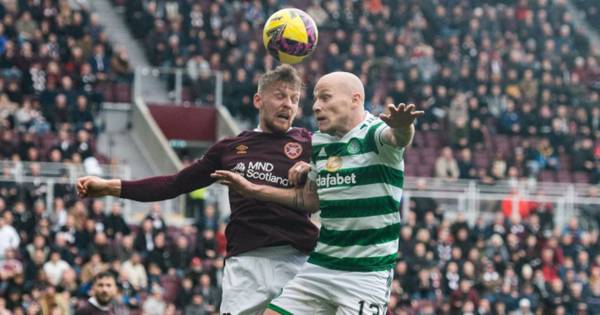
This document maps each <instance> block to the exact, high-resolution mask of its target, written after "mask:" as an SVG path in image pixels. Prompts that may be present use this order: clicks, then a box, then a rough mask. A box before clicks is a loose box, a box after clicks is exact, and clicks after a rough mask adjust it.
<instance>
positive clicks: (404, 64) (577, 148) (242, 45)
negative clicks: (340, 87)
mask: <svg viewBox="0 0 600 315" xmlns="http://www.w3.org/2000/svg"><path fill="white" fill-rule="evenodd" d="M117 2H118V1H117ZM145 3H146V2H144V1H127V2H126V3H125V4H124V5H125V9H126V17H127V21H128V22H129V24H130V25H131V26H132V29H133V33H134V34H137V36H138V37H140V38H141V40H143V41H144V43H145V45H146V48H147V52H148V56H149V58H150V59H151V60H152V62H153V63H154V64H155V65H157V66H168V67H173V66H175V67H185V68H186V69H187V72H188V75H187V79H186V87H185V88H184V90H186V92H185V93H184V94H185V95H187V96H188V97H189V98H191V99H192V100H198V101H199V102H200V103H204V104H207V103H208V104H210V103H211V102H212V101H214V95H212V94H211V93H212V91H213V89H212V88H210V85H211V84H212V83H211V81H210V80H209V79H208V77H207V76H204V79H203V76H202V73H203V72H204V73H208V72H209V71H210V70H220V71H223V72H224V82H225V85H224V87H225V91H224V95H225V97H224V98H225V99H224V103H225V105H226V106H227V107H228V108H229V110H230V112H231V113H232V114H233V115H234V116H237V117H240V118H241V119H244V120H250V121H252V122H254V121H255V119H256V115H255V114H256V112H255V110H254V108H253V107H252V104H251V97H250V96H251V95H252V91H254V89H255V85H256V78H257V76H258V75H259V74H260V73H261V72H263V71H264V70H265V69H268V68H270V67H272V66H273V60H272V59H271V58H270V57H269V56H265V53H264V50H263V49H262V47H261V46H262V44H261V41H260V37H259V35H260V33H259V32H252V31H251V30H252V29H256V28H258V27H259V26H260V25H261V23H262V22H264V20H265V18H266V17H268V15H269V14H270V13H272V12H274V11H275V10H276V9H277V8H278V5H279V3H280V2H278V1H273V2H267V4H266V5H265V4H263V3H262V2H257V1H254V2H237V1H233V2H224V1H221V2H220V3H211V4H210V5H209V2H206V3H202V2H200V3H195V4H190V3H188V2H187V1H168V2H163V1H158V2H149V3H148V5H144V4H145ZM340 3H343V4H340ZM340 3H338V2H337V1H323V2H321V1H317V2H311V1H296V2H294V4H295V5H297V6H298V7H301V8H305V9H306V10H307V11H308V12H309V14H311V15H312V16H314V17H315V19H316V22H317V24H318V25H319V30H320V34H319V37H320V38H319V49H318V50H317V52H316V53H315V56H314V57H313V58H311V59H310V60H309V61H308V62H307V63H306V64H303V65H299V66H298V68H299V69H300V70H301V71H302V72H303V74H304V76H305V78H306V82H307V93H306V94H307V95H306V97H305V98H304V100H305V101H304V102H303V110H302V113H301V114H300V117H299V119H298V125H302V126H306V127H308V128H309V129H314V128H313V127H314V122H313V120H312V119H311V101H310V100H311V99H312V97H311V92H312V85H311V84H312V83H311V82H314V81H315V80H314V79H315V78H318V77H319V76H320V75H322V74H323V73H325V72H330V71H333V70H339V69H343V70H347V71H351V72H355V73H358V74H360V77H361V78H362V79H363V81H364V82H365V83H366V86H367V91H368V94H369V95H368V96H367V102H368V104H367V105H368V106H369V107H370V109H371V110H372V111H373V112H376V113H377V112H381V111H382V110H383V104H386V103H392V102H395V103H398V102H401V101H403V102H414V103H416V104H417V106H418V107H420V108H423V109H425V110H426V111H427V116H426V117H425V118H424V119H421V121H420V122H419V124H418V126H417V127H418V129H419V130H420V131H421V132H420V133H419V135H418V136H417V138H416V140H415V145H414V148H413V150H414V152H413V153H412V155H413V156H414V157H421V158H420V159H417V158H410V157H409V158H408V159H407V162H408V167H407V172H408V175H418V176H435V175H438V174H437V173H436V172H435V170H434V168H435V160H436V158H435V157H437V156H438V155H439V154H440V153H441V152H442V151H443V150H442V148H444V147H445V146H450V148H451V149H452V150H453V155H458V154H459V151H460V150H464V149H468V150H471V151H472V152H471V153H470V154H469V153H465V154H464V155H471V156H473V158H474V160H473V161H464V163H466V164H469V163H471V164H473V167H474V168H475V174H476V175H473V174H471V175H468V174H467V173H469V172H467V173H462V174H460V175H459V176H458V177H460V178H479V179H481V180H483V181H487V182H493V181H495V180H502V179H506V178H507V177H508V176H510V174H509V169H512V168H513V167H514V170H512V171H511V172H510V173H512V174H514V175H515V176H517V177H535V178H538V179H541V180H546V181H558V182H583V183H588V182H595V183H596V182H597V181H598V178H599V176H600V175H599V172H600V169H599V167H600V165H598V163H597V162H596V161H595V160H597V159H598V156H599V154H600V140H599V128H600V110H599V109H598V107H599V106H600V98H599V94H598V91H599V89H598V82H600V65H599V64H598V59H597V56H592V55H591V52H590V49H589V43H588V41H587V39H586V38H585V36H584V35H583V34H582V33H581V32H580V31H579V30H578V29H577V28H576V27H575V26H574V24H573V21H572V17H571V15H570V13H569V12H567V10H566V7H565V1H562V0H557V1H516V2H515V1H497V2H493V3H488V2H482V3H481V4H480V5H479V6H476V5H475V4H473V3H472V2H471V1H452V2H441V1H434V0H431V1H402V2H397V1H381V2H380V1H374V2H367V3H365V4H362V3H359V2H349V1H345V2H340ZM203 4H205V5H206V6H203ZM382 5H385V10H384V9H383V7H382ZM583 5H586V3H583ZM588 12H592V13H590V14H593V12H594V10H588ZM392 13H393V14H392ZM147 29H152V31H151V32H147V31H146V30H147ZM534 35H535V36H536V37H534ZM171 88H172V87H171ZM200 89H203V91H200ZM538 117H542V119H537V118H538ZM447 131H449V132H447ZM547 141H549V142H550V144H549V145H547V144H546V142H547ZM590 141H591V143H590ZM473 151H477V152H473ZM492 152H494V153H492ZM518 152H523V154H524V155H525V156H524V158H523V159H522V160H520V161H513V158H512V156H516V155H518V154H521V153H518ZM517 153H518V154H517ZM574 156H576V158H573V157H574ZM475 158H476V159H475ZM423 162H425V163H423ZM494 168H495V169H497V170H496V171H494V172H492V169H494Z"/></svg>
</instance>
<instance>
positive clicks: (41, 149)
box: [0, 0, 600, 315]
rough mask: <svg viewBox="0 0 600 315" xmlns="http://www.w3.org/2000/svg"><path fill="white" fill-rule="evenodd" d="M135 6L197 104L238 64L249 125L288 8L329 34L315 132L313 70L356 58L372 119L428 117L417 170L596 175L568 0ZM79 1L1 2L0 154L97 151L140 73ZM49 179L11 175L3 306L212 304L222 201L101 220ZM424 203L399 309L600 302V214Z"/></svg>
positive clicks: (136, 18) (307, 112)
mask: <svg viewBox="0 0 600 315" xmlns="http://www.w3.org/2000/svg"><path fill="white" fill-rule="evenodd" d="M115 1H118V0H115ZM120 2H121V3H122V4H123V5H124V6H125V7H126V10H125V14H126V18H127V20H128V22H129V23H130V25H131V26H132V30H133V33H134V35H136V36H137V37H138V38H141V39H142V40H143V42H144V44H145V45H146V47H147V49H148V54H149V56H150V59H151V60H152V62H153V64H155V65H163V66H181V67H185V68H186V69H187V78H186V81H187V85H188V86H189V87H190V89H191V90H190V91H189V93H190V95H191V98H193V99H194V100H199V101H200V102H204V103H210V102H211V101H214V95H211V94H212V91H213V84H214V83H213V81H212V79H211V78H210V71H211V70H221V71H223V73H224V76H223V78H224V80H225V83H226V84H225V85H224V88H225V91H224V96H225V104H226V105H227V106H228V108H229V110H230V111H231V112H232V113H233V114H234V115H236V116H237V117H240V118H241V119H245V120H250V121H252V120H255V119H256V112H255V109H254V108H253V107H252V103H251V102H252V97H251V96H252V94H253V93H254V91H255V89H256V82H257V78H258V76H259V75H260V74H261V73H262V72H264V71H265V70H266V69H270V68H272V67H273V66H274V64H275V62H274V61H273V59H272V58H271V57H269V56H268V55H265V52H264V49H263V48H262V43H261V42H260V33H259V32H258V31H257V30H260V29H261V25H262V23H263V22H264V20H265V19H266V18H267V17H268V16H269V15H270V14H271V13H272V12H274V11H275V10H277V9H279V8H281V6H282V5H284V4H292V5H295V6H298V7H301V8H303V9H305V10H306V11H307V12H309V14H310V15H311V16H312V17H313V18H314V19H315V21H316V22H317V24H318V26H319V30H320V43H319V48H318V49H317V52H315V56H313V57H311V58H309V59H308V60H307V61H306V62H305V63H303V64H301V65H299V66H298V69H299V70H300V71H301V72H302V74H303V76H304V77H305V81H306V84H307V87H306V93H305V94H306V95H304V97H303V99H304V100H303V102H302V107H301V111H300V113H299V116H298V124H299V125H301V126H304V127H307V128H309V129H313V130H314V129H315V128H314V127H315V126H314V121H313V118H312V116H311V99H312V97H311V93H312V88H313V86H314V83H315V82H316V80H315V79H316V78H318V77H319V76H321V75H322V74H324V73H326V72H330V71H334V70H339V69H343V70H346V71H351V72H354V73H356V74H357V75H359V76H360V78H361V79H362V80H363V82H364V83H365V85H366V87H367V99H366V101H367V107H368V108H369V109H370V110H371V111H373V112H375V113H377V112H380V111H381V110H382V108H383V107H382V105H383V104H386V103H389V102H395V103H398V102H414V103H416V104H417V106H418V107H419V108H423V109H426V110H427V116H426V117H424V118H423V119H421V120H420V121H419V122H418V124H417V128H418V129H419V131H418V132H417V137H416V139H415V144H414V148H412V149H411V150H408V154H409V155H408V156H407V167H406V170H407V174H408V175H421V176H433V175H435V176H438V177H447V178H449V179H454V178H469V179H479V180H481V181H482V182H484V183H490V184H491V183H494V182H495V181H497V180H503V179H509V180H512V179H519V178H522V177H527V176H537V177H538V178H540V179H547V180H561V181H563V180H564V181H570V180H580V181H590V182H592V183H598V182H599V181H600V162H599V158H600V147H599V138H600V98H599V94H598V93H599V91H598V88H597V82H598V80H599V79H600V78H599V77H600V66H599V61H598V57H597V56H593V55H591V54H590V49H589V47H588V42H587V40H586V39H585V37H584V36H583V35H582V33H581V32H580V30H578V29H577V28H576V27H575V26H574V24H573V22H572V17H571V16H570V14H569V13H568V12H567V10H566V8H565V1H564V0H533V1H528V0H505V1H469V0H454V1H441V0H439V1H438V0H424V1H418V0H407V1H385V0H381V1H377V0H372V1H351V0H347V1H337V0H324V1H287V2H285V1H278V0H269V1H228V0H218V1H208V0H205V1H188V0H168V1H142V0H127V1H120ZM588 2H590V1H588ZM592 2H593V1H592ZM81 3H85V1H67V0H58V1H50V0H44V1H33V0H31V1H29V0H23V1H3V2H0V20H1V23H0V135H1V136H0V159H12V160H29V161H54V162H74V163H81V162H82V161H83V160H85V159H86V158H88V157H90V156H94V155H95V152H94V150H93V147H94V145H93V138H94V136H95V135H96V134H97V133H98V132H99V129H100V126H98V125H97V124H96V123H95V121H94V115H93V113H94V111H95V107H96V106H97V105H98V104H99V102H101V101H102V99H103V97H104V96H105V94H104V93H101V91H100V86H101V85H102V84H103V83H105V82H122V83H128V82H129V79H130V75H129V69H128V61H127V53H126V52H125V51H121V50H119V49H115V50H114V51H113V48H112V47H111V46H110V45H109V44H108V42H107V37H106V34H105V33H104V31H103V28H102V26H101V25H99V24H98V18H97V16H95V15H94V14H90V13H89V11H88V10H87V8H85V7H80V5H81ZM577 3H584V0H580V1H577ZM591 12H593V10H590V14H592V13H591ZM592 16H593V15H592ZM591 21H592V22H593V21H595V20H594V19H591ZM170 84H172V82H170ZM489 152H493V153H489ZM36 165H37V166H36ZM38 171H39V164H35V163H34V164H32V166H31V171H30V172H31V175H32V176H35V175H36V172H38ZM10 172H11V170H10V169H8V168H3V169H2V172H1V173H0V178H3V177H9V176H10ZM410 172H414V173H410ZM47 189H48V187H47V186H44V183H31V186H28V187H24V186H20V185H17V184H10V183H6V182H0V314H3V313H7V312H12V313H13V314H71V313H72V311H73V309H74V308H76V307H77V305H78V304H80V302H81V301H82V300H85V299H86V298H87V297H88V294H89V289H90V281H91V279H92V278H93V276H94V275H95V274H97V273H99V272H101V271H105V270H109V271H111V272H114V273H115V274H117V275H118V279H119V281H118V284H119V292H120V293H119V297H118V301H117V302H118V303H120V304H121V305H122V306H124V308H125V309H127V310H128V311H129V312H130V313H132V314H136V313H138V314H139V313H147V314H169V313H172V312H175V313H177V312H179V313H182V314H213V313H216V312H215V311H216V310H217V309H218V305H219V298H220V281H221V279H222V272H223V269H222V268H223V256H224V255H225V245H226V244H225V238H224V227H225V224H224V222H222V221H220V220H219V215H218V214H217V213H216V211H215V208H214V207H212V206H211V205H208V206H206V207H204V210H203V211H202V215H201V216H200V218H199V220H198V223H197V224H195V225H194V226H184V227H182V228H174V227H171V226H167V225H166V224H165V221H164V219H162V216H161V214H160V208H159V206H158V205H156V204H153V205H152V206H151V208H150V210H149V214H148V216H147V217H146V218H144V219H143V220H142V222H140V223H139V225H128V224H126V222H125V221H124V219H123V215H122V213H121V205H120V204H119V203H115V204H113V205H111V210H110V213H104V212H103V209H104V204H103V201H101V200H88V201H82V200H78V199H76V198H75V195H74V192H73V188H72V187H71V186H69V185H56V186H54V187H53V189H54V195H55V196H56V197H55V200H54V201H53V202H54V204H53V209H52V211H48V209H46V204H45V202H44V200H45V196H46V193H47ZM592 193H594V192H592ZM595 194H596V197H597V196H598V193H597V191H596V192H595ZM592 196H593V195H592ZM410 208H411V211H410V212H409V215H408V216H407V217H406V218H404V221H403V226H402V231H401V241H400V248H399V252H400V255H401V258H400V260H399V262H398V264H397V267H396V270H395V279H394V281H393V285H392V295H391V300H390V306H389V310H388V313H389V314H411V315H412V314H479V315H484V314H498V315H500V314H519V315H521V314H531V313H533V314H568V315H569V314H586V315H588V314H597V313H600V240H599V235H600V233H599V232H598V226H599V225H600V216H599V215H598V214H597V213H598V212H600V209H597V208H594V207H593V206H589V207H587V208H586V209H581V210H582V212H581V213H582V216H583V217H582V218H583V219H584V220H578V219H576V218H573V219H572V220H570V221H569V223H568V224H567V225H566V226H555V225H554V222H553V217H554V216H553V213H552V210H553V208H552V205H550V204H538V203H531V204H528V205H527V211H524V212H521V211H519V213H514V214H513V213H510V211H509V212H506V211H504V212H503V211H499V213H498V215H497V216H496V217H494V218H493V219H491V220H487V219H485V218H483V217H481V218H479V219H478V220H477V221H476V222H475V223H474V224H469V223H467V222H466V221H465V218H464V217H463V216H462V215H460V214H459V215H458V217H456V218H449V217H444V215H443V210H444V209H442V208H441V207H439V206H438V204H437V203H436V201H435V200H431V199H427V198H415V199H413V203H412V204H411V205H410ZM497 210H504V209H502V207H501V205H499V208H498V209H497ZM582 223H585V224H582ZM174 310H175V311H174Z"/></svg>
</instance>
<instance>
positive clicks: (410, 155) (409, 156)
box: [405, 148, 420, 163]
mask: <svg viewBox="0 0 600 315" xmlns="http://www.w3.org/2000/svg"><path fill="white" fill-rule="evenodd" d="M419 153H420V152H419V150H418V149H417V148H410V149H407V150H406V158H405V160H406V162H409V163H410V162H415V161H419Z"/></svg>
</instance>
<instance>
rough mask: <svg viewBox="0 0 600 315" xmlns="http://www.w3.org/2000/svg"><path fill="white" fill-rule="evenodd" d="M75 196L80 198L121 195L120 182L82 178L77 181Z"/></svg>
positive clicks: (116, 180)
mask: <svg viewBox="0 0 600 315" xmlns="http://www.w3.org/2000/svg"><path fill="white" fill-rule="evenodd" d="M77 195H78V196H79V197H80V198H86V197H92V198H93V197H104V196H115V197H119V196H120V195H121V180H119V179H102V178H100V177H98V176H84V177H80V178H78V179H77Z"/></svg>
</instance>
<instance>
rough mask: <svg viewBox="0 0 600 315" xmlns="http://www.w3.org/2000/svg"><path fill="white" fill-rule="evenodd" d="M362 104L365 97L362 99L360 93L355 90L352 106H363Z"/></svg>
mask: <svg viewBox="0 0 600 315" xmlns="http://www.w3.org/2000/svg"><path fill="white" fill-rule="evenodd" d="M362 104H363V99H362V97H361V95H360V93H358V92H353V93H352V108H356V107H358V106H362Z"/></svg>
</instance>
